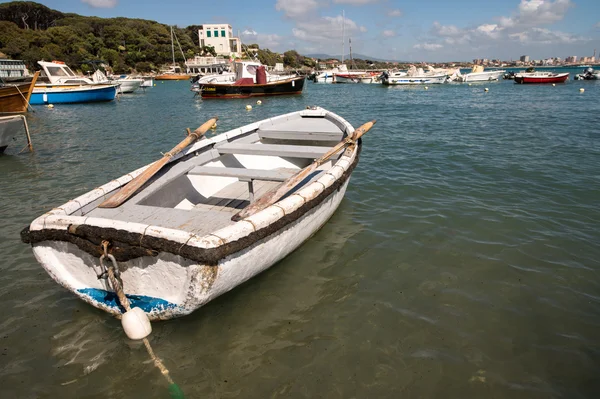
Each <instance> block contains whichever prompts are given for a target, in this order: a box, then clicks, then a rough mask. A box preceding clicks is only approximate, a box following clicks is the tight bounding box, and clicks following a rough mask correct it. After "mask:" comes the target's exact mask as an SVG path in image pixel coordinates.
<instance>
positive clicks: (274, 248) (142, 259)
mask: <svg viewBox="0 0 600 399" xmlns="http://www.w3.org/2000/svg"><path fill="white" fill-rule="evenodd" d="M294 115H302V117H303V118H307V119H309V120H310V122H311V123H312V122H314V121H315V120H316V119H317V118H323V117H326V116H327V115H333V114H331V113H329V112H327V111H325V110H322V109H316V110H305V111H301V112H298V113H292V114H286V115H281V116H279V117H276V118H271V119H269V120H266V121H261V122H257V123H254V124H251V125H248V126H245V127H242V128H238V129H234V130H232V131H230V132H226V133H223V134H221V135H218V136H216V137H214V138H212V139H206V140H201V141H199V142H197V143H195V144H193V145H192V146H190V147H188V148H187V149H186V150H184V152H183V153H182V154H179V156H177V157H176V159H174V160H172V161H171V162H173V163H176V162H178V161H177V160H178V159H180V158H181V159H194V158H190V157H201V156H202V154H206V153H207V151H214V148H215V147H214V146H215V145H218V144H219V143H222V144H225V145H229V144H230V140H233V141H235V138H236V137H246V138H247V137H248V134H249V133H251V132H253V131H255V130H256V129H257V128H259V126H260V123H263V124H265V125H267V124H268V125H269V126H276V124H277V123H278V122H281V121H286V120H287V119H286V118H292V117H293V116H294ZM335 118H336V119H335V122H336V126H338V127H337V128H336V129H340V130H339V131H340V132H345V133H346V134H348V135H351V134H352V133H353V131H354V129H353V127H352V126H351V125H350V124H349V123H348V122H346V121H345V120H343V119H342V118H339V117H338V116H337V115H335ZM274 133H275V134H278V133H280V132H279V131H277V130H274ZM305 134H306V135H311V134H314V133H312V130H307V131H306V133H305ZM342 134H343V133H340V135H342ZM310 139H311V138H309V140H310ZM265 146H266V145H264V144H263V145H258V147H265ZM359 153H360V143H358V144H357V145H353V146H351V147H350V148H349V149H348V150H347V151H345V152H343V154H342V155H341V156H340V157H339V158H338V159H337V160H336V161H332V162H331V164H330V165H329V166H327V168H326V169H323V170H322V172H323V174H320V175H317V176H316V177H315V179H316V180H314V181H311V182H308V183H306V184H305V185H304V186H302V187H300V188H298V190H297V191H295V192H294V194H293V195H290V196H288V197H286V198H284V199H282V200H280V201H278V202H277V203H276V204H274V205H272V206H270V207H268V208H266V209H264V210H262V211H260V212H258V213H256V214H255V215H252V216H250V217H248V218H245V219H243V220H241V221H239V222H236V223H231V222H230V221H229V220H228V223H227V224H226V225H225V227H222V228H219V229H218V230H216V231H213V230H210V231H211V232H210V234H205V235H196V234H194V233H193V231H194V230H193V228H194V227H193V226H192V225H190V223H188V224H186V226H187V227H186V228H187V230H180V229H173V228H164V227H160V226H156V225H147V224H143V223H132V222H126V221H122V220H115V219H110V218H108V219H107V218H100V217H99V216H98V215H99V214H95V213H94V208H95V207H97V204H98V203H100V202H102V201H103V200H104V199H105V198H106V197H107V196H109V195H111V193H114V192H116V191H118V190H119V189H120V188H121V187H123V186H124V185H125V184H127V183H128V182H129V181H130V180H131V179H133V178H134V177H135V176H137V175H139V174H140V173H142V172H143V170H145V169H146V168H147V167H148V166H149V165H148V166H146V167H143V168H140V169H138V170H136V171H133V172H131V173H129V174H127V175H125V176H122V177H120V178H118V179H116V180H113V181H111V182H110V183H108V184H105V185H104V186H102V187H100V188H98V189H95V190H93V191H91V192H89V193H87V194H84V195H82V196H80V197H78V198H76V199H74V200H72V201H69V202H68V203H67V204H64V205H62V206H60V207H58V208H55V209H53V210H52V211H50V212H48V213H46V214H44V215H42V216H41V217H39V218H38V219H36V220H35V221H33V223H32V224H31V225H30V226H29V227H28V228H27V229H25V230H24V231H23V232H22V239H23V241H25V242H27V243H30V244H31V245H32V247H33V252H34V254H35V256H36V258H37V259H38V261H39V262H40V263H41V265H42V266H43V267H44V269H45V270H46V271H47V272H48V274H49V275H50V276H51V277H52V278H53V279H54V280H56V281H57V282H58V283H59V284H61V285H62V286H64V287H65V288H67V289H68V290H70V291H72V292H73V293H75V294H76V295H77V296H78V297H79V298H81V299H82V300H84V301H85V302H87V303H89V304H91V305H93V306H95V307H97V308H99V309H102V310H104V311H106V312H108V313H110V314H113V315H115V316H117V317H119V316H120V315H121V314H122V311H123V309H122V308H121V307H120V306H119V304H118V302H117V298H116V295H115V294H114V292H112V290H111V289H109V287H108V286H107V283H106V281H105V280H103V279H98V274H99V272H101V270H100V262H99V259H98V258H99V256H100V254H101V252H100V253H98V252H97V251H98V245H97V244H94V243H95V242H96V241H97V240H98V239H100V240H108V241H110V242H113V243H118V244H116V246H117V248H115V249H114V251H113V254H114V256H115V257H116V258H117V260H118V264H119V269H120V270H121V273H120V278H121V280H122V282H123V287H124V290H125V293H126V295H127V296H128V297H129V299H130V301H131V302H132V306H133V307H140V308H142V310H144V311H145V312H146V313H147V314H148V316H149V317H150V319H151V320H160V319H170V318H174V317H179V316H183V315H186V314H189V313H191V312H192V311H194V310H196V309H198V308H199V307H201V306H202V305H204V304H206V303H207V302H209V301H210V300H212V299H214V298H216V297H218V296H219V295H222V294H224V293H226V292H228V291H229V290H231V289H233V288H234V287H236V286H237V285H239V284H241V283H243V282H244V281H246V280H248V279H250V278H251V277H253V276H255V275H257V274H259V273H261V272H262V271H264V270H266V269H268V268H269V267H271V266H272V265H274V264H275V263H277V262H278V261H280V260H282V259H283V258H285V257H286V256H287V255H288V254H290V253H291V252H292V251H294V250H295V249H296V248H298V247H299V246H300V245H301V244H302V243H303V242H305V241H306V240H308V239H309V238H310V237H311V236H312V235H313V234H314V233H315V232H317V231H318V230H319V229H320V228H321V226H322V225H324V224H325V223H326V222H327V220H328V219H329V218H330V217H331V216H332V215H333V213H334V212H335V210H336V209H337V208H338V206H339V204H340V202H341V201H342V199H343V197H344V194H345V191H346V188H347V186H348V183H349V180H350V176H351V173H352V171H353V169H354V167H355V166H356V164H357V163H358V159H359ZM199 154H200V155H199ZM244 156H245V157H248V156H249V155H244ZM260 157H263V156H262V155H261V156H260ZM244 159H246V160H247V161H248V162H254V161H251V160H249V159H248V158H244ZM258 159H260V158H255V160H258ZM199 162H200V161H199ZM280 162H288V161H285V160H284V159H282V160H280ZM177 166H178V164H176V165H175V166H173V168H171V170H174V169H175V168H176V167H177ZM319 176H320V177H319ZM167 178H168V179H172V176H171V177H168V176H165V179H167ZM169 181H172V180H169ZM211 182H212V183H210V184H214V181H213V180H211ZM193 184H198V182H197V181H196V183H193ZM168 191H169V193H171V194H172V190H168ZM151 193H152V192H151ZM171 194H170V196H171V197H172V195H171ZM139 195H140V197H142V196H143V193H140V194H139ZM144 198H146V197H144ZM96 209H97V208H96ZM111 211H114V212H117V213H118V212H121V211H122V210H120V209H114V210H103V212H106V213H105V214H110V212H111ZM149 211H150V212H154V211H153V210H152V208H151V209H150V210H149ZM193 212H197V211H193ZM144 220H146V219H144ZM178 223H179V222H178ZM211 229H212V227H211Z"/></svg>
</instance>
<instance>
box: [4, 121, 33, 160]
mask: <svg viewBox="0 0 600 399" xmlns="http://www.w3.org/2000/svg"><path fill="white" fill-rule="evenodd" d="M23 130H25V132H26V133H27V140H28V141H29V132H28V128H27V120H26V119H25V116H23V115H9V116H0V154H2V153H3V152H4V150H6V147H8V146H9V145H10V144H11V143H12V142H13V140H14V138H15V137H16V135H17V134H18V133H19V132H21V131H23ZM30 148H31V143H30Z"/></svg>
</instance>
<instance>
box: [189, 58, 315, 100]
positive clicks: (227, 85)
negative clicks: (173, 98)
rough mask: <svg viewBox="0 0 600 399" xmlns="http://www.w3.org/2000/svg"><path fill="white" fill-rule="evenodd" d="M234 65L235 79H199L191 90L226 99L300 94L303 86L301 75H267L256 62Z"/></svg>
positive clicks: (204, 96) (205, 96) (210, 96)
mask: <svg viewBox="0 0 600 399" xmlns="http://www.w3.org/2000/svg"><path fill="white" fill-rule="evenodd" d="M234 66H235V72H234V73H235V80H233V78H232V77H231V76H229V75H227V76H226V77H223V78H217V82H216V83H213V82H212V81H209V82H210V83H200V82H201V81H203V79H200V80H199V81H198V83H197V85H196V88H194V87H192V90H193V91H197V92H199V94H200V96H201V97H202V98H224V99H227V98H248V97H256V96H277V95H286V94H301V93H302V89H303V88H304V80H305V78H304V77H303V76H296V77H290V76H286V77H281V76H277V75H268V74H267V71H266V68H265V67H264V65H261V64H260V63H256V62H249V61H240V62H236V63H235V64H234ZM225 79H227V80H225Z"/></svg>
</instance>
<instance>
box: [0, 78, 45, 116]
mask: <svg viewBox="0 0 600 399" xmlns="http://www.w3.org/2000/svg"><path fill="white" fill-rule="evenodd" d="M39 75H40V73H39V72H36V73H35V74H34V75H33V78H32V79H31V82H29V83H23V84H15V85H3V86H0V113H20V112H27V109H28V108H29V104H30V102H29V100H30V97H31V93H32V92H33V88H34V86H35V82H36V81H37V78H38V76H39Z"/></svg>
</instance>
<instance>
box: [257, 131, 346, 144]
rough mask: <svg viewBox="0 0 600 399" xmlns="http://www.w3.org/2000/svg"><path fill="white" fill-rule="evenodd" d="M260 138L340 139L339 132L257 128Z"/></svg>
mask: <svg viewBox="0 0 600 399" xmlns="http://www.w3.org/2000/svg"><path fill="white" fill-rule="evenodd" d="M256 133H258V136H259V137H260V138H261V139H273V140H294V141H326V142H331V141H341V140H342V133H341V132H339V131H338V132H298V131H286V130H258V131H257V132H256Z"/></svg>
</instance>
